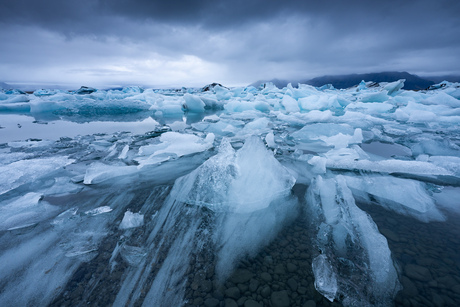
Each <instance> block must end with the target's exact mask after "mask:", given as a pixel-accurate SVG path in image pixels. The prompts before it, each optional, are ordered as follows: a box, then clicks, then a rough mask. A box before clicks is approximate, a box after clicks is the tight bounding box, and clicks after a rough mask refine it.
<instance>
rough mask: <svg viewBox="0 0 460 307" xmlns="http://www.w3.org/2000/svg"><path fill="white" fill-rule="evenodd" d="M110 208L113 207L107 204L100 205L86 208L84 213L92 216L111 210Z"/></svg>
mask: <svg viewBox="0 0 460 307" xmlns="http://www.w3.org/2000/svg"><path fill="white" fill-rule="evenodd" d="M112 210H113V209H112V208H110V207H109V206H101V207H97V208H94V209H91V210H88V211H86V212H85V214H87V215H93V216H94V215H99V214H102V213H107V212H111V211H112Z"/></svg>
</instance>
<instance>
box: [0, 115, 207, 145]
mask: <svg viewBox="0 0 460 307" xmlns="http://www.w3.org/2000/svg"><path fill="white" fill-rule="evenodd" d="M211 114H215V112H205V113H185V114H171V115H168V116H155V115H154V114H152V112H139V113H135V114H118V115H106V116H98V117H91V118H89V117H85V116H78V115H73V116H58V115H55V114H52V113H42V114H37V115H34V116H29V115H18V114H0V127H1V128H0V142H11V141H17V140H27V139H45V140H58V139H60V138H61V137H71V138H73V137H75V136H77V135H91V134H97V133H106V134H110V133H116V132H122V131H123V132H124V131H128V132H131V133H134V134H144V133H146V132H149V131H152V130H154V129H155V127H156V126H158V124H160V125H168V124H172V123H174V122H184V123H185V124H187V125H191V124H192V123H195V122H199V121H201V120H202V119H203V118H204V117H205V116H208V115H211Z"/></svg>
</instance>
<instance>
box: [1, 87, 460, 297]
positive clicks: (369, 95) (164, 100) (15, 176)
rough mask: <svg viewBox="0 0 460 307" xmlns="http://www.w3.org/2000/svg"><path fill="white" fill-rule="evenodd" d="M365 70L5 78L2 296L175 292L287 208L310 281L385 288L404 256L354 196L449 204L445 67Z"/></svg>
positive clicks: (264, 230)
mask: <svg viewBox="0 0 460 307" xmlns="http://www.w3.org/2000/svg"><path fill="white" fill-rule="evenodd" d="M369 84H370V83H365V82H362V83H361V84H359V86H357V87H354V88H350V89H347V90H335V89H331V88H330V87H324V88H314V87H311V86H308V85H299V86H298V87H293V86H291V85H288V86H287V87H286V88H283V89H278V88H276V87H275V86H274V85H273V84H265V85H264V86H262V87H261V88H259V89H256V88H253V87H247V88H235V89H227V88H224V87H221V86H219V85H217V86H215V87H214V88H211V90H209V91H201V90H195V89H182V90H179V91H175V90H153V89H145V90H144V89H141V88H138V87H129V88H124V89H122V90H108V91H102V90H94V91H93V90H91V91H90V90H88V91H87V92H86V93H85V92H82V91H80V92H65V91H57V90H39V91H36V92H35V93H34V94H25V93H22V92H20V91H8V92H6V91H3V92H2V93H1V95H0V305H2V306H19V305H40V306H42V305H47V304H51V303H56V304H57V303H62V302H64V301H65V302H67V303H69V304H75V303H77V301H78V303H81V302H85V304H86V302H89V303H90V304H101V305H107V304H109V305H110V304H114V305H141V304H142V305H145V306H179V305H182V304H187V303H189V302H187V300H188V299H189V296H188V295H189V294H188V291H189V288H190V287H193V285H196V284H199V283H203V282H204V281H205V280H206V279H210V280H212V281H213V283H214V284H213V286H212V287H214V288H215V289H217V288H218V287H219V285H220V286H222V285H223V284H225V282H226V280H227V278H228V277H229V276H231V274H232V272H233V271H234V270H235V268H237V267H238V265H239V264H240V263H242V262H247V261H250V260H251V259H253V258H254V257H256V256H257V255H258V253H259V251H260V250H261V249H263V248H264V247H267V246H269V245H270V243H271V242H272V240H274V239H275V238H276V237H277V235H278V234H280V233H281V232H282V231H283V229H286V228H289V227H290V225H291V223H292V221H294V220H295V219H301V220H303V221H305V225H306V226H305V227H306V229H308V231H309V240H304V242H303V243H302V244H303V245H306V246H307V247H306V248H307V249H308V250H309V251H310V252H311V254H312V255H313V256H314V258H313V259H312V261H311V263H309V266H310V267H311V268H312V270H313V275H314V278H315V282H314V287H315V288H316V290H317V291H318V292H319V293H321V294H322V295H323V296H324V297H326V298H327V299H328V300H329V301H339V302H340V303H342V304H343V305H347V306H355V305H360V306H365V305H381V306H387V305H391V304H392V303H393V302H392V300H393V299H394V297H395V295H396V293H397V292H398V291H399V290H400V289H401V283H400V281H399V280H401V272H400V271H398V270H397V265H396V262H395V260H394V259H393V253H392V250H391V245H390V244H389V243H388V241H387V238H386V237H385V236H384V235H383V234H385V232H383V231H382V233H383V234H381V233H380V231H379V228H378V227H377V225H376V223H375V222H374V221H373V219H372V217H371V216H370V215H369V214H368V213H366V212H365V211H364V210H363V209H361V207H360V206H359V205H360V203H365V204H368V205H371V206H375V207H381V208H383V210H387V211H388V212H391V214H394V215H397V216H401V217H403V218H405V219H406V220H407V221H412V220H415V221H417V222H418V221H421V222H423V223H431V222H441V223H445V222H446V221H448V219H449V218H450V219H452V216H453V217H457V218H458V214H459V212H460V210H459V206H458V201H457V200H458V199H460V167H459V165H460V147H459V146H460V142H459V139H460V138H459V131H460V130H459V126H458V123H459V122H460V103H459V97H460V95H458V93H459V88H460V84H458V83H457V84H456V83H448V82H444V83H442V84H441V85H440V86H438V87H434V90H426V91H419V92H412V91H405V90H403V84H404V81H403V80H400V81H397V82H392V83H387V84H380V85H379V86H373V87H368V86H367V85H369ZM300 186H304V187H305V188H306V192H305V193H302V194H299V193H297V192H295V191H298V187H300ZM307 224H308V225H307ZM94 268H97V269H94ZM305 274H307V273H305ZM404 278H407V277H404ZM108 279H110V282H107V280H108ZM77 282H78V283H81V284H82V289H80V288H79V289H80V290H78V291H81V293H80V294H79V296H78V299H77V298H75V297H77V296H75V297H74V296H72V295H74V294H75V293H76V292H78V291H77V290H76V288H75V286H74V285H75V284H76V283H77ZM403 284H404V282H403ZM212 287H211V288H212ZM69 293H70V294H69ZM97 293H105V294H104V295H99V296H98V295H96V294H97ZM69 295H70V297H69ZM72 300H74V301H72Z"/></svg>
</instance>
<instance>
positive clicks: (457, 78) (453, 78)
mask: <svg viewBox="0 0 460 307" xmlns="http://www.w3.org/2000/svg"><path fill="white" fill-rule="evenodd" d="M423 78H424V79H427V80H431V81H433V82H434V83H440V82H442V81H449V82H460V76H456V75H446V76H435V77H423Z"/></svg>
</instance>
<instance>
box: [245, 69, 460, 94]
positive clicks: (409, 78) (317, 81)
mask: <svg viewBox="0 0 460 307" xmlns="http://www.w3.org/2000/svg"><path fill="white" fill-rule="evenodd" d="M399 79H406V82H404V89H406V90H423V89H426V88H428V87H429V86H430V85H433V84H435V83H439V82H442V81H444V80H446V81H450V82H460V76H435V77H419V76H417V75H414V74H410V73H408V72H405V71H404V72H396V71H389V72H379V73H367V74H350V75H333V76H322V77H316V78H313V79H307V80H305V79H303V80H302V79H299V80H280V79H272V80H259V81H257V82H254V83H252V84H251V85H252V86H254V87H258V86H259V85H260V84H262V83H265V82H272V83H273V84H275V85H276V86H277V87H278V88H283V87H285V86H286V85H287V84H288V83H291V84H292V85H297V84H298V83H301V84H309V85H312V86H317V87H319V86H323V85H325V84H332V86H334V87H335V88H337V89H343V88H349V87H352V86H355V85H357V84H359V83H360V82H361V81H362V80H364V81H374V82H393V81H397V80H399Z"/></svg>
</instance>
